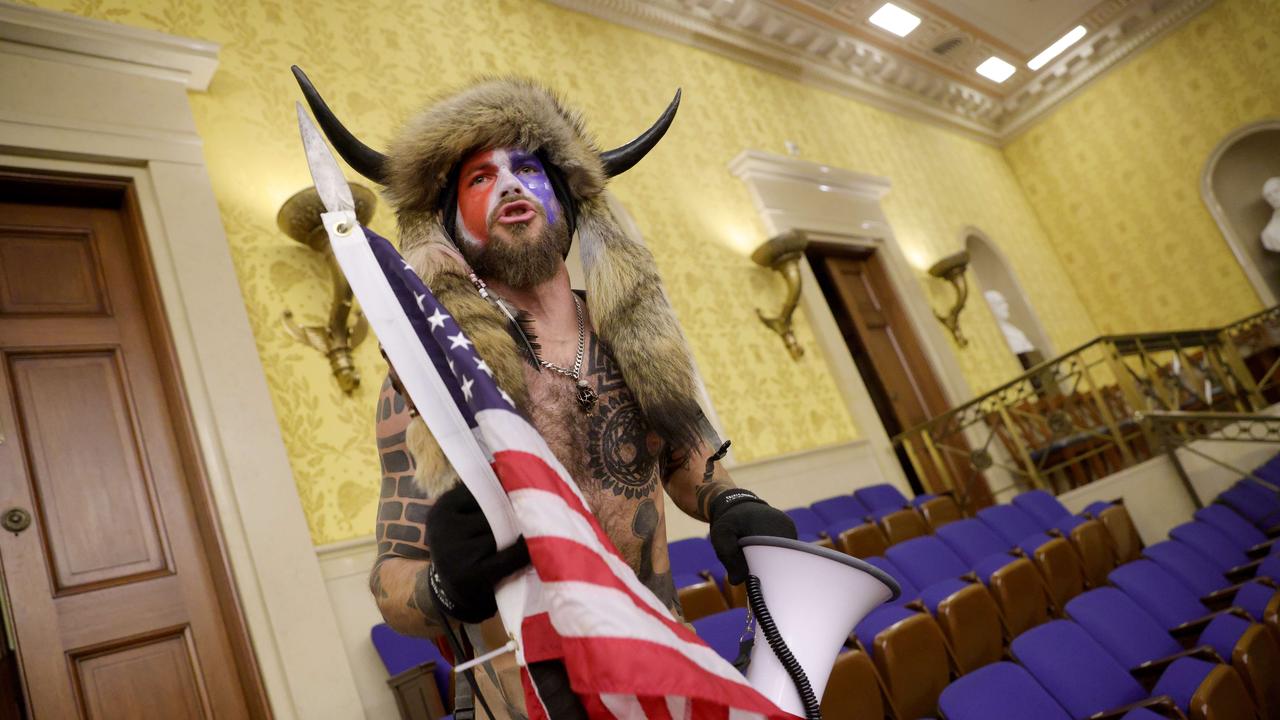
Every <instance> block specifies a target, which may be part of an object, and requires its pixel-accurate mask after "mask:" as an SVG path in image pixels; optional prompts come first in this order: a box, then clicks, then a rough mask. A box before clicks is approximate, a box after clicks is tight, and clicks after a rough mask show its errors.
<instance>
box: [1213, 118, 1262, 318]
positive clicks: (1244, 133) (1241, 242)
mask: <svg viewBox="0 0 1280 720" xmlns="http://www.w3.org/2000/svg"><path fill="white" fill-rule="evenodd" d="M1266 130H1280V118H1267V119H1266V120H1259V121H1257V122H1251V123H1249V124H1247V125H1243V126H1241V127H1238V128H1236V129H1235V130H1233V131H1231V133H1230V134H1228V135H1227V136H1226V137H1225V138H1223V139H1222V141H1221V142H1219V143H1218V144H1217V146H1216V147H1214V148H1213V152H1211V153H1209V159H1208V160H1207V161H1205V164H1204V170H1203V171H1201V173H1200V198H1201V199H1202V200H1203V201H1204V204H1205V206H1207V207H1208V208H1209V214H1210V215H1212V216H1213V220H1214V222H1216V223H1217V224H1218V229H1219V230H1220V231H1221V232H1222V237H1223V238H1224V239H1225V240H1226V241H1227V246H1228V247H1230V248H1231V253H1232V254H1233V255H1235V256H1236V262H1238V263H1240V268H1241V269H1242V270H1244V274H1245V277H1247V278H1249V284H1250V285H1253V290H1254V292H1256V293H1258V298H1259V299H1261V300H1262V304H1263V306H1265V307H1271V306H1272V305H1275V304H1277V303H1280V298H1278V297H1276V294H1275V292H1273V291H1272V290H1271V286H1270V285H1268V284H1267V281H1266V279H1265V278H1263V277H1262V275H1261V273H1260V272H1259V270H1258V266H1257V265H1255V264H1254V262H1253V258H1251V257H1250V256H1249V253H1248V251H1246V250H1245V243H1247V242H1248V243H1256V242H1258V239H1257V238H1241V237H1239V236H1238V235H1237V234H1236V231H1235V228H1234V227H1232V225H1231V220H1230V218H1228V217H1227V211H1226V210H1225V209H1224V208H1223V207H1222V203H1220V202H1218V196H1217V194H1216V193H1214V191H1213V174H1214V172H1215V171H1216V170H1217V169H1218V162H1219V161H1220V160H1221V159H1222V156H1223V155H1224V154H1226V152H1227V150H1230V149H1231V147H1232V146H1234V145H1235V144H1236V143H1238V142H1240V141H1241V140H1242V139H1244V138H1246V137H1248V136H1250V135H1253V134H1255V133H1258V132H1262V131H1266Z"/></svg>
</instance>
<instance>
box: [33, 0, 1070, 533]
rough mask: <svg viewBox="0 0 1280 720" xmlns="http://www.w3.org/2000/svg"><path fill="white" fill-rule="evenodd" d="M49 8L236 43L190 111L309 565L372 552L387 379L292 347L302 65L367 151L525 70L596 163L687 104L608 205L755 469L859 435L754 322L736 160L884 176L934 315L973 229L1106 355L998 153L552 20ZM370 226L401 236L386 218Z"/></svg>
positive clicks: (65, 1) (1052, 323) (288, 6)
mask: <svg viewBox="0 0 1280 720" xmlns="http://www.w3.org/2000/svg"><path fill="white" fill-rule="evenodd" d="M37 4H40V5H42V6H45V7H49V8H53V9H58V10H66V11H70V12H73V13H78V14H82V15H88V16H92V17H96V18H103V19H107V20H112V21H115V22H121V23H126V24H130V25H137V26H141V27H146V28H152V29H157V30H161V31H165V32H170V33H175V34H179V35H187V36H193V37H198V38H204V39H207V40H212V41H215V42H218V43H221V44H222V52H221V55H220V57H221V65H220V67H219V70H218V73H217V75H216V77H215V78H214V81H213V84H212V86H211V87H210V90H209V92H208V93H206V94H196V95H192V97H191V102H192V107H193V109H194V113H195V117H196V122H197V125H198V128H199V130H200V133H201V136H202V137H203V139H204V142H205V155H206V158H207V160H208V165H209V172H210V174H211V177H212V181H213V186H214V190H215V192H216V194H217V197H218V201H219V204H220V207H221V211H222V218H223V223H224V225H225V227H226V231H227V235H228V237H229V238H230V243H231V249H232V255H233V258H234V261H235V264H236V270H237V273H238V274H239V277H240V283H241V287H242V290H243V294H244V301H245V306H246V308H247V310H248V313H249V317H250V320H251V322H252V326H253V330H254V334H255V337H256V340H257V343H258V349H259V353H260V355H261V357H262V361H263V366H264V368H265V371H266V374H267V379H268V382H269V385H270V388H271V392H272V398H273V400H274V403H275V409H276V413H277V415H278V417H279V420H280V425H281V428H282V430H283V433H284V438H285V442H286V444H287V446H288V452H289V456H290V460H291V462H292V466H293V470H294V473H295V476H296V481H297V484H298V492H299V495H300V497H301V499H302V503H303V505H304V507H305V510H306V514H307V517H308V520H309V522H310V527H311V533H312V537H313V539H314V541H315V542H316V543H326V542H333V541H337V540H342V539H346V538H351V537H356V536H360V535H364V534H368V533H370V532H372V526H373V512H374V503H375V500H376V495H377V487H378V481H377V478H378V469H377V468H378V465H377V461H376V458H375V454H374V444H373V432H372V422H371V417H372V405H373V398H374V394H375V391H376V386H377V384H378V382H379V379H380V376H381V373H382V372H383V370H382V366H381V361H380V359H379V358H378V357H377V353H376V348H375V346H374V345H373V343H372V342H370V343H367V344H366V345H365V346H364V347H362V348H360V351H359V353H358V358H357V359H358V363H359V368H360V369H361V371H362V372H363V374H364V377H365V384H364V386H363V387H362V388H361V389H360V390H359V392H358V393H357V394H356V395H355V396H354V397H352V398H347V397H344V396H343V395H342V393H341V392H340V391H339V390H338V389H337V387H336V385H335V383H334V382H333V380H332V378H331V377H330V376H329V372H328V365H327V363H326V361H325V360H324V359H323V358H322V357H321V356H320V355H319V354H318V353H315V352H313V351H312V350H310V349H308V348H305V347H302V346H299V345H297V344H295V343H293V342H292V341H291V340H290V339H289V338H288V337H287V336H286V335H285V334H284V332H283V331H282V329H281V326H280V322H279V318H280V314H281V312H282V311H283V310H284V309H286V308H292V309H294V310H295V311H296V312H298V313H299V314H301V315H302V316H303V319H304V320H309V321H311V322H315V321H316V320H318V319H319V318H320V316H321V311H320V308H321V307H322V303H323V302H324V300H325V298H326V297H327V294H326V290H325V288H326V280H325V274H324V268H323V266H322V264H321V263H320V262H319V260H318V259H317V258H314V257H312V255H311V254H310V253H309V251H307V250H304V249H302V248H300V247H298V246H296V245H294V244H293V243H292V242H291V241H290V240H288V239H287V238H286V237H284V236H283V235H282V234H281V233H280V232H279V231H278V230H277V229H276V228H275V224H274V217H275V213H276V210H277V209H278V208H279V206H280V204H281V203H282V202H283V201H284V200H285V198H287V197H288V196H289V195H290V194H292V193H293V192H295V191H297V190H298V189H301V188H303V187H305V186H307V185H309V184H310V179H309V177H308V175H307V171H306V167H305V164H304V161H303V156H302V151H301V148H300V146H299V142H298V139H297V130H296V126H295V119H294V111H293V101H294V99H295V98H297V97H298V96H299V95H298V92H297V89H296V87H295V86H294V83H293V78H292V76H291V75H290V73H289V71H288V68H289V65H290V64H291V63H295V62H296V63H298V64H300V65H302V66H303V67H304V68H306V70H307V71H308V73H309V74H310V75H311V77H312V78H313V79H314V80H315V81H316V82H317V84H318V85H319V87H320V88H321V89H322V90H323V91H324V92H325V93H326V96H327V97H328V98H329V100H330V102H331V104H333V105H334V106H335V107H336V108H337V109H338V110H339V112H340V114H341V115H342V116H343V118H344V119H345V120H346V121H347V122H348V124H349V125H350V126H352V127H353V128H356V129H357V130H358V132H359V133H360V134H361V135H362V136H363V137H364V138H365V139H366V140H367V141H369V142H370V143H371V144H373V145H374V146H383V145H385V143H386V141H387V140H388V138H389V137H390V135H391V132H392V130H393V128H394V127H395V126H396V124H397V123H399V122H400V121H402V120H403V119H404V118H405V117H406V116H407V115H408V114H409V113H411V112H412V111H414V110H416V109H417V107H418V105H419V103H420V102H422V100H423V99H424V98H426V97H427V96H429V95H431V94H434V93H436V92H438V91H439V90H441V89H442V88H445V87H448V86H456V85H458V84H460V83H462V82H465V81H467V80H468V79H470V78H472V77H474V76H476V75H478V74H481V73H494V72H520V73H525V74H529V75H533V76H535V77H537V78H540V79H542V80H543V81H545V82H547V83H548V84H551V85H553V86H555V87H557V88H559V89H561V90H562V91H563V92H564V93H565V94H566V95H567V96H568V97H569V98H570V99H571V101H572V102H573V103H574V104H575V105H578V106H579V107H581V108H582V109H583V110H584V112H585V113H586V115H587V117H588V118H589V121H590V125H591V127H592V128H594V129H595V131H596V132H597V133H598V135H599V137H600V138H601V141H602V144H617V143H619V142H622V141H624V140H626V139H629V138H630V137H631V134H633V133H635V132H637V131H638V130H640V129H641V128H642V127H644V126H645V125H646V124H647V123H648V122H649V121H650V120H651V119H652V118H653V117H654V115H655V114H656V113H657V112H658V111H659V110H660V109H661V108H662V107H663V106H664V104H665V103H666V102H667V100H668V99H669V98H670V96H671V93H672V91H673V90H674V89H675V86H676V85H681V86H683V88H684V103H683V105H682V108H681V111H680V116H679V118H678V119H677V121H676V124H675V126H674V128H673V130H672V131H671V132H670V133H669V134H668V137H667V139H666V140H665V141H664V142H663V143H662V144H661V145H660V146H659V148H658V149H657V150H656V151H655V152H654V153H653V154H652V155H651V157H650V158H649V159H647V160H646V161H645V162H644V163H642V164H641V165H640V166H639V168H637V169H636V170H633V171H632V172H630V173H629V174H627V175H626V176H624V177H623V178H621V179H620V180H619V181H618V182H616V183H615V184H614V186H613V187H614V189H615V191H616V193H617V194H618V196H619V197H620V198H621V199H622V201H623V202H624V203H626V204H627V206H628V207H629V208H630V209H631V211H632V213H633V214H634V216H635V218H636V220H637V222H638V224H639V225H640V227H641V229H642V231H643V232H644V233H645V236H646V237H647V238H648V240H649V242H650V245H651V247H652V248H653V251H654V254H655V256H656V257H657V260H658V263H659V266H660V269H661V270H662V272H663V275H664V277H665V278H666V280H667V285H668V289H669V292H670V295H671V298H672V302H673V304H674V305H675V308H676V311H677V313H678V314H679V316H680V319H681V321H682V323H683V324H684V327H685V329H686V332H687V333H688V335H689V337H690V341H691V344H692V346H693V351H694V354H695V357H696V359H697V362H698V364H699V366H700V368H701V370H702V373H703V375H704V377H705V380H706V383H707V386H708V390H709V392H710V395H711V398H712V401H713V402H714V404H715V406H716V409H717V411H718V413H719V416H720V418H721V419H722V421H723V423H724V425H725V429H726V432H727V434H728V436H729V437H731V438H733V439H734V441H735V447H736V448H737V457H738V459H739V460H741V461H750V460H755V459H761V458H767V457H772V456H776V455H780V454H784V453H790V452H796V451H801V450H805V449H809V448H815V447H821V446H824V445H830V444H834V443H840V442H845V441H848V440H850V439H853V438H855V437H857V429H856V428H855V427H854V425H853V422H852V421H851V419H850V418H849V417H848V415H847V413H846V411H845V410H844V406H843V404H842V402H841V400H840V397H839V393H838V390H837V388H836V387H835V385H834V383H833V380H832V378H831V376H830V373H829V372H828V371H827V368H826V367H825V365H824V362H823V360H822V359H821V357H820V355H819V354H818V353H817V352H816V346H815V343H814V338H813V334H812V331H811V330H810V328H809V327H808V326H807V325H806V324H805V323H804V320H803V318H801V319H800V327H799V328H798V335H799V339H800V341H801V342H802V343H803V344H804V345H805V346H806V347H808V348H810V352H809V353H808V354H807V355H806V357H805V359H804V360H803V362H800V363H795V362H792V361H791V359H790V358H789V356H788V355H787V353H786V351H785V350H784V348H783V346H782V343H781V342H780V341H779V340H778V338H777V337H776V336H774V335H773V334H772V333H771V332H770V331H768V330H767V329H766V328H764V326H763V325H761V323H760V322H759V321H758V320H757V319H756V317H755V311H754V308H755V306H756V304H757V303H758V304H761V305H763V306H765V307H766V308H768V309H772V308H773V307H775V305H776V303H777V302H779V301H780V300H781V295H782V286H781V282H780V281H779V280H778V279H777V278H776V277H774V276H773V275H772V274H771V273H769V272H767V271H764V270H761V269H758V268H756V267H755V266H754V265H753V264H752V263H751V262H750V261H749V259H748V255H749V253H750V251H751V249H752V248H753V247H754V246H755V245H756V244H757V243H758V242H760V241H761V240H763V238H764V231H763V229H762V227H761V224H760V222H759V220H758V218H757V216H756V213H755V210H754V209H753V207H752V205H751V203H750V201H749V199H748V196H747V193H746V189H745V187H744V186H743V185H742V184H741V182H739V181H738V180H737V179H735V178H733V177H732V176H731V175H730V174H729V173H728V171H727V169H726V164H727V163H728V162H729V160H730V159H732V158H733V157H734V156H735V155H736V154H737V153H738V152H739V151H741V150H743V149H746V148H756V149H764V150H771V151H774V152H781V151H782V148H783V142H784V140H788V139H790V140H793V141H795V142H797V143H799V145H800V147H801V148H803V154H804V156H805V157H808V158H809V159H813V160H819V161H822V162H826V163H829V164H833V165H838V166H843V167H847V168H850V169H853V170H857V171H861V172H867V173H872V174H876V175H881V176H884V177H888V178H890V179H891V180H892V183H893V190H892V191H891V192H890V194H889V196H888V198H887V200H886V212H887V214H888V216H889V219H890V222H891V224H892V226H893V228H894V231H895V233H896V235H897V237H898V239H899V240H900V241H901V243H902V245H903V247H904V250H905V252H906V253H907V254H908V256H909V257H910V258H912V263H913V265H915V266H916V268H917V272H919V273H920V275H921V278H922V280H921V282H922V284H923V285H922V286H923V287H924V288H925V290H926V292H927V293H928V294H929V295H930V299H931V301H932V302H933V304H934V305H935V306H936V307H946V306H947V305H948V304H949V303H950V288H949V287H948V286H946V285H945V284H943V283H941V282H939V281H935V280H931V279H927V278H925V277H924V275H923V272H922V271H920V269H921V268H925V267H927V266H928V265H929V264H930V262H931V261H932V260H933V259H935V258H936V257H938V256H940V255H943V254H946V253H949V252H952V251H954V250H956V249H958V248H959V247H960V246H961V242H962V240H961V237H960V231H961V228H963V227H965V226H966V225H974V226H977V227H979V228H981V229H982V230H983V231H985V232H986V233H987V234H988V235H989V236H990V237H991V238H992V240H993V241H994V242H996V243H997V244H999V245H1000V246H1001V247H1002V248H1003V249H1004V251H1005V253H1006V254H1007V255H1008V256H1009V257H1010V259H1011V261H1012V263H1013V264H1014V266H1015V269H1016V271H1017V272H1018V273H1019V274H1020V276H1021V278H1022V280H1023V283H1024V284H1025V285H1026V287H1027V288H1028V289H1029V291H1030V292H1031V293H1032V300H1033V302H1034V304H1035V305H1036V306H1037V307H1038V308H1040V309H1041V311H1042V313H1043V319H1044V323H1045V325H1046V326H1047V327H1049V328H1050V332H1051V333H1052V334H1053V336H1054V338H1053V339H1054V341H1055V342H1056V343H1057V344H1058V346H1059V347H1060V348H1064V347H1067V346H1070V345H1072V344H1074V343H1077V342H1079V341H1081V340H1083V339H1086V338H1088V337H1090V336H1092V335H1093V334H1095V330H1094V328H1093V327H1092V325H1091V324H1090V322H1089V320H1088V319H1087V317H1086V315H1085V313H1084V312H1083V311H1082V306H1081V305H1080V302H1079V300H1078V299H1077V298H1076V296H1075V291H1074V289H1073V288H1072V287H1071V286H1070V284H1069V283H1068V282H1066V280H1065V279H1064V278H1063V277H1062V275H1061V273H1060V272H1059V271H1058V270H1057V266H1058V261H1057V258H1056V257H1055V256H1054V254H1053V252H1052V250H1051V249H1050V248H1049V246H1048V243H1047V241H1046V238H1045V235H1044V232H1043V230H1042V229H1041V227H1040V226H1039V224H1038V222H1037V220H1036V218H1035V216H1034V214H1033V212H1032V210H1031V207H1030V206H1029V205H1028V203H1027V202H1026V199H1025V198H1024V197H1023V195H1022V192H1021V190H1020V189H1019V187H1018V184H1017V181H1016V179H1015V177H1014V175H1013V173H1012V172H1011V171H1010V169H1009V167H1008V165H1007V163H1006V162H1005V160H1004V158H1003V156H1002V155H1001V153H1000V152H999V151H998V150H996V149H994V148H991V147H988V146H985V145H982V144H979V143H976V142H973V141H970V140H968V139H965V138H962V137H960V136H958V135H955V134H953V133H950V132H947V131H944V130H941V129H938V128H936V127H933V126H930V125H926V124H922V123H919V122H914V121H911V120H907V119H904V118H902V117H899V116H896V115H893V114H889V113H886V112H882V111H880V110H876V109H873V108H871V107H868V106H866V105H862V104H859V103H856V102H853V101H851V100H848V99H845V98H842V97H838V96H835V95H831V94H828V93H824V92H821V91H817V90H814V89H812V88H809V87H805V86H802V85H799V84H797V83H794V82H791V81H789V80H785V79H783V78H781V77H778V76H774V75H770V74H767V73H763V72H761V71H758V70H755V69H752V68H748V67H746V66H742V65H738V64H735V63H732V62H729V61H727V60H725V59H723V58H720V57H718V56H714V55H711V54H708V53H704V52H701V51H697V50H693V49H690V48H687V47H683V46H680V45H677V44H674V43H671V42H668V41H665V40H661V39H658V38H654V37H651V36H648V35H644V34H641V33H638V32H634V31H630V30H627V29H624V28H621V27H618V26H614V25H610V24H607V23H604V22H601V21H598V20H595V19H592V18H590V17H587V16H584V15H580V14H576V13H572V12H568V11H565V10H561V9H559V8H556V7H553V6H550V5H546V4H543V3H540V2H515V1H501V2H497V1H493V2H491V1H489V0H468V2H449V1H448V0H424V1H423V2H413V3H403V2H398V1H395V0H376V1H374V2H366V3H355V4H353V3H351V2H347V1H345V0H343V1H341V2H339V1H338V0H328V1H325V2H306V3H288V2H279V1H274V0H212V1H211V2H197V1H196V0H38V3H37ZM374 227H375V228H376V229H379V230H380V231H382V232H383V233H384V234H385V233H389V232H390V230H391V228H392V227H393V224H392V222H391V217H390V212H389V210H388V209H387V208H386V207H385V206H382V207H380V209H379V215H378V217H377V219H375V222H374ZM964 323H965V326H966V330H967V331H968V333H969V334H970V336H971V337H972V339H973V344H972V345H971V346H970V347H969V348H968V349H967V350H965V351H963V352H961V353H959V355H960V358H961V362H962V364H963V366H964V370H965V373H966V376H967V378H968V379H969V383H970V385H971V387H972V389H974V390H975V391H977V390H981V389H983V388H986V387H989V386H991V385H994V384H996V383H998V382H1001V381H1002V380H1004V379H1007V377H1008V376H1009V375H1010V374H1011V373H1013V372H1015V370H1016V365H1015V364H1014V362H1013V360H1012V358H1011V357H1010V356H1009V355H1008V353H1007V351H1006V350H1005V348H1004V346H1003V341H1002V339H1001V337H1000V335H999V331H998V330H997V329H996V327H995V324H994V322H993V321H992V319H991V317H990V315H989V313H987V312H986V311H985V309H983V308H982V306H981V305H977V306H975V309H972V310H970V311H967V312H966V313H965V316H964Z"/></svg>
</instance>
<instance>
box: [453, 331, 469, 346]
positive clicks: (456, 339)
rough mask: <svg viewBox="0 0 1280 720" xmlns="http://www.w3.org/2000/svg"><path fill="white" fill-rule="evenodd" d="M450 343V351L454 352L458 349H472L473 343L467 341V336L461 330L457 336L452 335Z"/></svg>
mask: <svg viewBox="0 0 1280 720" xmlns="http://www.w3.org/2000/svg"><path fill="white" fill-rule="evenodd" d="M449 342H450V345H449V349H450V350H454V349H456V348H462V349H463V350H465V349H467V348H469V347H471V341H470V340H468V339H467V336H466V335H463V334H462V331H461V330H459V331H458V334H457V335H450V336H449Z"/></svg>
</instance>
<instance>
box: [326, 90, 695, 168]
mask: <svg viewBox="0 0 1280 720" xmlns="http://www.w3.org/2000/svg"><path fill="white" fill-rule="evenodd" d="M679 107H680V91H679V90H676V96H675V97H674V98H672V99H671V104H670V105H667V109H666V110H664V111H663V112H662V116H661V117H659V118H658V121H657V122H655V123H654V124H653V126H652V127H650V128H649V129H648V130H645V131H644V132H643V133H641V134H640V135H639V136H638V137H636V139H635V140H632V141H631V142H629V143H627V144H626V145H623V146H622V147H619V148H614V149H613V150H605V151H604V152H602V153H600V160H601V162H603V163H604V172H605V174H606V175H608V176H609V177H617V176H618V175H621V174H622V173H624V172H626V171H628V170H630V169H631V168H632V167H634V166H635V164H636V163H638V162H640V160H641V159H642V158H644V156H645V155H647V154H648V153H649V151H650V150H652V149H653V146H654V145H657V144H658V141H659V140H661V139H662V136H663V135H665V134H666V132H667V128H669V127H671V121H672V120H674V119H675V117H676V110H677V109H678V108H679ZM326 131H327V130H326Z"/></svg>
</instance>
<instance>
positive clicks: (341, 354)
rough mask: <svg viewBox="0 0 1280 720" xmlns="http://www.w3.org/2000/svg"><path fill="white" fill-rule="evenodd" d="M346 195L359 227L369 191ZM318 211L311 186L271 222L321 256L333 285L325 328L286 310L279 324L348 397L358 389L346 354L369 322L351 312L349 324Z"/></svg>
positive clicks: (346, 288)
mask: <svg viewBox="0 0 1280 720" xmlns="http://www.w3.org/2000/svg"><path fill="white" fill-rule="evenodd" d="M351 192H352V195H353V196H354V197H355V201H356V217H357V218H358V219H359V220H360V223H361V224H368V222H369V220H370V219H371V218H372V217H373V210H374V203H375V198H374V194H373V191H371V190H369V189H368V188H365V187H362V186H360V185H352V186H351ZM322 212H324V205H323V203H322V202H321V201H320V195H319V193H317V192H316V189H315V188H314V187H310V188H307V189H306V190H303V191H302V192H299V193H297V194H296V195H294V196H293V197H291V198H289V199H288V200H286V201H285V203H284V205H282V206H281V207H280V213H279V215H277V216H276V224H277V225H279V226H280V229H281V230H283V231H284V233H285V234H286V235H288V236H289V237H291V238H293V239H294V240H297V241H298V242H300V243H302V244H303V245H306V246H308V247H310V248H311V249H312V250H315V251H316V252H322V253H324V256H325V262H326V264H327V265H328V266H329V276H330V278H331V280H332V282H333V295H332V298H333V299H332V301H331V303H330V306H329V322H328V324H326V325H307V326H302V325H298V324H297V323H296V322H295V321H294V319H293V312H292V311H289V310H285V311H284V317H283V318H282V322H283V323H284V329H285V332H287V333H289V336H290V337H292V338H293V339H294V340H297V341H298V342H300V343H303V344H304V345H310V346H311V347H312V348H314V349H315V350H317V351H318V352H321V353H323V354H324V355H325V357H327V358H329V367H330V369H331V370H332V372H333V376H334V377H335V378H336V379H337V380H338V386H339V387H341V388H342V391H343V392H345V393H347V394H350V393H352V392H353V391H354V390H355V389H356V388H357V387H359V386H360V373H359V371H358V370H356V366H355V362H354V360H352V357H351V351H352V350H354V349H355V348H356V347H358V346H359V345H360V343H361V342H363V341H364V339H365V336H367V335H368V333H369V323H368V321H366V320H365V317H364V315H362V314H361V313H360V312H359V311H355V320H354V324H353V323H352V318H351V314H352V305H351V303H352V294H351V286H350V285H348V284H347V279H346V277H345V276H344V275H343V274H342V269H341V268H340V267H338V262H337V260H336V259H335V258H334V257H333V251H332V250H331V249H330V248H329V236H328V235H327V234H326V233H325V230H324V224H323V223H322V222H321V220H320V213H322Z"/></svg>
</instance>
